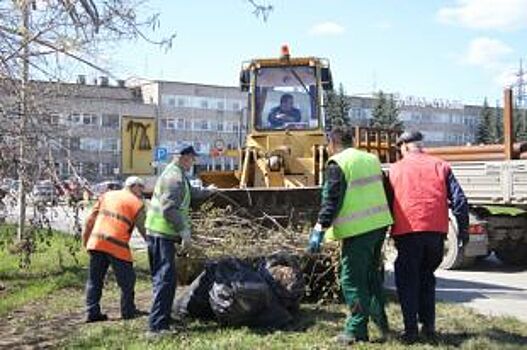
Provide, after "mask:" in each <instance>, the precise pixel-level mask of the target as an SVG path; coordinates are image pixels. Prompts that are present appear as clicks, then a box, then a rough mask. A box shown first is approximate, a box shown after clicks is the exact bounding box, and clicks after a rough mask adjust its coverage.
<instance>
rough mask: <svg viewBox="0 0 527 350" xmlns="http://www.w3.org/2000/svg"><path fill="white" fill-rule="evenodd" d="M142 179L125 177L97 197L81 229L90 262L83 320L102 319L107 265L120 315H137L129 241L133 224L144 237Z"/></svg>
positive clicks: (127, 316)
mask: <svg viewBox="0 0 527 350" xmlns="http://www.w3.org/2000/svg"><path fill="white" fill-rule="evenodd" d="M143 189H144V182H143V180H142V179H141V178H139V177H137V176H131V177H129V178H127V179H126V181H125V184H124V188H123V189H122V190H116V191H109V192H106V193H104V194H103V195H101V196H100V197H99V199H98V200H97V202H96V204H95V205H94V207H93V209H92V211H91V213H90V215H89V216H88V218H87V220H86V225H85V227H84V231H83V233H82V243H83V246H84V247H86V249H87V250H88V254H89V256H90V266H89V272H88V281H87V283H86V311H87V316H86V322H97V321H105V320H107V319H108V316H107V315H106V314H103V313H101V307H100V300H101V295H102V288H103V284H104V278H105V277H106V273H107V272H108V267H109V266H110V265H111V266H112V269H113V271H114V273H115V277H116V280H117V284H118V285H119V287H120V288H121V316H122V318H123V319H131V318H135V317H137V316H140V315H141V314H142V313H141V312H140V311H138V310H137V309H136V307H135V303H134V287H135V271H134V268H133V263H132V262H133V259H132V253H131V251H130V246H129V241H130V238H131V236H132V231H133V229H134V227H137V229H138V231H139V233H140V234H141V236H143V239H145V240H146V235H145V228H144V221H145V208H144V204H143V201H142V199H141V198H142V194H143Z"/></svg>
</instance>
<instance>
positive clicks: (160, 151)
mask: <svg viewBox="0 0 527 350" xmlns="http://www.w3.org/2000/svg"><path fill="white" fill-rule="evenodd" d="M154 158H155V159H154V160H155V161H156V162H164V161H166V160H167V159H168V149H166V148H165V147H156V151H155V154H154Z"/></svg>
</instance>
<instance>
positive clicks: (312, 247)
mask: <svg viewBox="0 0 527 350" xmlns="http://www.w3.org/2000/svg"><path fill="white" fill-rule="evenodd" d="M323 240H324V231H323V230H321V229H317V228H314V229H313V230H312V231H311V236H309V247H308V248H307V250H308V251H309V252H310V253H312V254H313V253H319V252H320V249H321V247H322V241H323Z"/></svg>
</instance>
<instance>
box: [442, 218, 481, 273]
mask: <svg viewBox="0 0 527 350" xmlns="http://www.w3.org/2000/svg"><path fill="white" fill-rule="evenodd" d="M449 219H450V220H449V224H448V235H447V238H446V240H445V252H444V254H443V262H442V263H441V265H440V267H441V268H442V269H444V270H456V269H460V268H463V267H468V266H469V265H471V264H473V263H474V261H475V258H474V257H466V256H465V252H464V249H463V248H460V247H459V242H458V239H457V232H458V230H457V223H456V220H455V219H454V218H453V216H452V215H449Z"/></svg>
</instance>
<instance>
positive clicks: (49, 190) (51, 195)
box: [31, 181, 58, 205]
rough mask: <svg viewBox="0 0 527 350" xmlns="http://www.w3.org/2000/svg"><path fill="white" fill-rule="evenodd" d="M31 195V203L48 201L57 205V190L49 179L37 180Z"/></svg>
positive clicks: (45, 202)
mask: <svg viewBox="0 0 527 350" xmlns="http://www.w3.org/2000/svg"><path fill="white" fill-rule="evenodd" d="M31 196H32V197H33V203H44V204H47V203H49V204H51V205H57V203H58V196H57V192H56V189H55V186H54V185H53V183H52V182H51V181H41V182H38V183H37V184H36V185H35V186H33V190H32V191H31Z"/></svg>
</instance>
